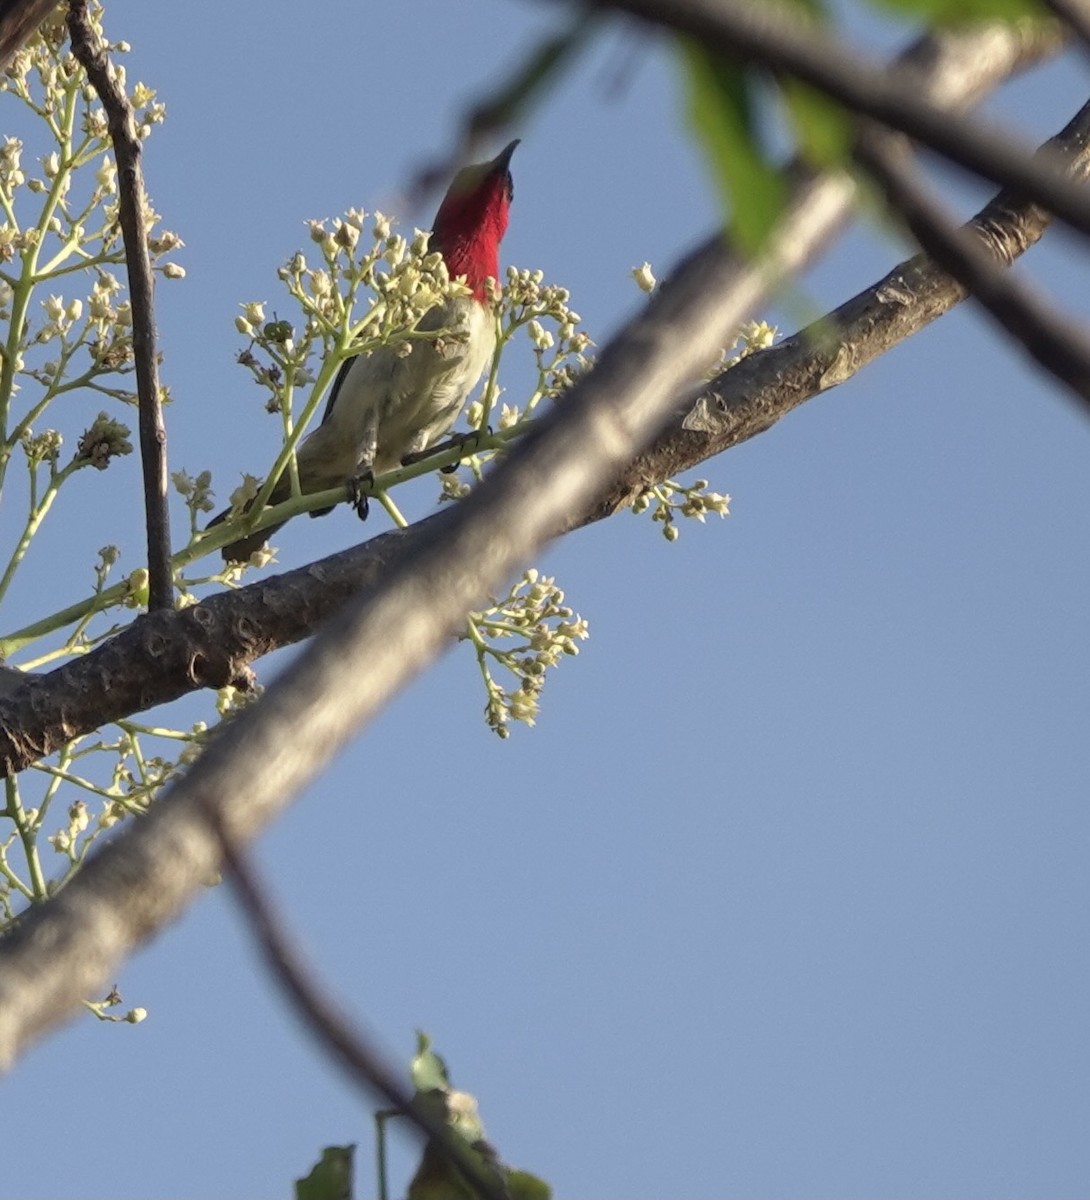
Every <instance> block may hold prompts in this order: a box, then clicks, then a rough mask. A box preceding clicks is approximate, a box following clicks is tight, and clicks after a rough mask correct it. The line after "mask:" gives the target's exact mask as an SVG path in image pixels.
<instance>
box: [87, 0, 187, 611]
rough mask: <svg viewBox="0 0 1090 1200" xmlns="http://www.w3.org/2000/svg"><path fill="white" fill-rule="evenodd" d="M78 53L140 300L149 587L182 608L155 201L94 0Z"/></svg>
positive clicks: (135, 305)
mask: <svg viewBox="0 0 1090 1200" xmlns="http://www.w3.org/2000/svg"><path fill="white" fill-rule="evenodd" d="M68 32H69V36H70V37H71V39H72V53H73V54H74V55H75V56H76V59H77V60H78V61H79V63H80V64H81V65H82V67H83V69H84V70H85V71H86V72H87V78H88V79H89V80H90V81H91V86H92V87H93V88H94V89H95V91H96V92H97V93H98V97H99V99H100V100H101V101H102V107H103V109H105V112H106V118H107V120H108V122H109V127H110V139H111V140H112V142H113V145H114V154H115V156H116V157H117V194H118V216H119V219H120V221H121V232H122V236H123V237H124V240H125V263H126V266H127V269H128V276H129V299H130V301H131V304H132V348H133V358H134V360H135V366H136V392H137V397H138V399H139V405H140V459H141V463H142V465H143V469H144V510H145V517H146V521H147V533H148V585H149V595H150V599H149V603H148V607H149V608H151V609H163V608H173V607H174V573H173V571H172V570H171V566H170V513H169V510H168V508H167V432H166V426H165V425H164V424H163V407H162V403H161V401H160V398H159V362H158V354H157V352H156V348H155V277H154V275H153V274H152V270H151V257H150V256H149V254H148V236H147V229H148V203H147V192H146V190H145V188H144V171H143V167H142V165H141V145H140V138H139V137H138V136H137V132H136V122H135V121H134V119H133V108H132V105H131V104H130V103H129V98H128V96H127V95H126V94H125V89H124V88H123V87H122V86H121V83H120V81H119V79H118V77H117V72H116V71H115V70H114V68H113V66H112V64H111V63H110V61H109V59H108V58H107V56H106V50H105V47H104V46H103V44H102V39H101V38H99V36H98V35H97V34H96V32H95V30H94V29H93V28H92V25H91V20H90V17H89V16H88V14H87V0H69V4H68Z"/></svg>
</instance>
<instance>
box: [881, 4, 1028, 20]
mask: <svg viewBox="0 0 1090 1200" xmlns="http://www.w3.org/2000/svg"><path fill="white" fill-rule="evenodd" d="M867 3H868V4H869V5H870V6H871V7H872V8H878V9H885V10H886V11H887V12H897V13H903V14H905V15H906V16H911V17H918V18H919V19H920V20H921V21H926V22H927V23H928V24H935V25H958V24H964V23H966V22H969V21H992V20H997V21H1016V20H1019V19H1021V18H1023V17H1039V18H1044V17H1046V16H1047V15H1048V14H1047V13H1046V12H1045V10H1044V8H1043V6H1042V5H1041V4H1040V2H1039V0H867Z"/></svg>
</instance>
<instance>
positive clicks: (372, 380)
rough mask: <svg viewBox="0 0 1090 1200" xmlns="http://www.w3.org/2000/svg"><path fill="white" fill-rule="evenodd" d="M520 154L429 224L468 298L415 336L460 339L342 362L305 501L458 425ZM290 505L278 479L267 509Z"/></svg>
mask: <svg viewBox="0 0 1090 1200" xmlns="http://www.w3.org/2000/svg"><path fill="white" fill-rule="evenodd" d="M517 145H518V140H517V139H516V140H515V141H513V142H511V144H510V145H509V146H506V147H505V148H504V149H503V150H501V151H500V153H499V154H497V155H496V157H495V158H494V159H492V160H491V161H490V162H484V163H476V164H474V165H472V166H468V167H464V168H463V169H462V170H461V171H459V172H458V174H457V175H455V177H454V180H453V181H452V183H451V185H450V187H449V188H448V189H447V194H446V195H445V196H444V197H443V202H442V204H440V205H439V211H438V213H436V216H435V223H434V225H433V228H432V237H431V242H430V247H431V249H433V250H438V251H439V252H440V253H441V254H442V256H443V260H444V262H445V263H446V265H447V271H448V272H449V273H450V276H451V278H455V277H458V276H462V277H464V279H465V282H466V286H467V287H468V288H469V291H470V295H468V296H458V297H455V298H454V299H451V300H447V301H444V302H443V303H442V304H437V305H435V307H433V308H430V309H428V311H427V312H426V313H425V314H424V315H423V317H422V318H421V319H420V322H419V324H418V325H417V328H418V329H421V330H436V329H449V330H451V331H452V332H453V333H456V334H458V335H459V336H458V337H451V338H445V339H442V340H441V341H438V342H433V341H428V340H424V339H421V340H420V341H417V342H415V343H413V349H412V353H411V354H408V355H406V356H405V357H402V356H401V355H399V354H398V353H397V352H396V350H395V349H394V348H393V347H389V346H382V347H380V348H379V349H378V350H375V351H373V352H372V353H371V354H360V355H357V356H356V357H354V358H349V359H346V360H345V362H344V363H343V364H342V366H341V369H340V371H339V372H338V373H337V378H336V379H335V380H334V381H333V387H332V389H331V390H330V393H329V400H328V401H327V403H326V407H325V412H324V413H323V415H322V422H321V424H320V425H319V426H318V428H317V429H315V430H314V432H313V433H311V434H309V435H308V436H307V437H306V438H305V439H304V440H303V442H302V444H301V445H300V447H299V452H298V455H297V462H298V466H299V486H300V488H301V489H302V491H303V492H304V493H310V492H321V491H325V490H326V489H328V488H334V487H338V486H339V485H346V486H347V487H348V488H349V490H350V492H355V493H359V492H360V490H361V489H362V488H363V487H364V486H365V485H366V484H367V483H369V482H370V480H371V479H372V478H373V477H374V476H375V475H381V474H382V473H383V472H384V471H391V470H393V469H394V468H395V467H398V466H400V465H401V463H402V461H403V459H405V458H406V457H407V456H410V455H413V454H419V453H420V452H421V451H423V450H426V449H427V448H428V447H429V446H432V445H434V444H435V443H436V442H437V441H438V440H439V439H440V438H441V437H442V436H443V435H444V434H445V433H446V432H447V430H449V429H450V427H451V426H452V425H453V424H454V422H455V421H456V420H457V419H458V414H459V413H460V412H461V411H462V408H463V407H464V405H465V402H466V400H467V399H468V397H469V393H470V392H471V391H472V390H473V388H474V387H475V386H476V384H477V381H478V380H479V379H480V377H481V376H482V375H483V374H484V370H485V368H486V367H487V366H488V364H489V362H490V361H491V359H492V354H493V352H494V350H495V348H496V329H495V323H494V320H493V316H492V311H491V309H490V307H489V305H488V303H487V298H486V281H487V280H488V279H496V280H498V279H499V247H500V242H501V241H502V239H503V235H504V233H505V232H506V230H507V217H508V211H509V209H510V205H511V197H512V195H513V192H514V189H513V185H512V183H511V171H510V163H511V155H512V154H514V152H515V147H516V146H517ZM290 495H291V484H290V482H289V479H288V476H287V474H284V475H282V476H281V477H280V479H279V480H278V482H277V484H276V486H275V487H274V488H273V491H272V495H271V496H270V497H269V503H270V504H279V503H280V502H281V501H283V500H286V499H287V498H288V497H289V496H290ZM329 511H330V510H329V509H323V510H322V511H321V512H313V513H311V514H310V515H311V516H312V517H317V516H321V515H323V513H326V512H329ZM357 511H358V512H359V514H360V516H361V517H363V516H366V513H367V503H366V497H365V496H364V497H363V498H361V499H360V500H359V501H358V502H357ZM229 515H230V510H229V509H228V510H227V511H226V512H222V513H220V514H219V515H218V516H217V517H215V518H213V520H212V521H211V522H210V524H209V527H211V526H212V525H218V524H220V522H222V521H223V520H225V519H226V518H227V517H228V516H229ZM280 528H281V525H273V526H270V527H269V528H268V529H262V530H260V531H259V532H257V533H252V534H248V535H247V536H246V537H242V538H239V540H238V541H236V542H232V543H231V544H230V545H229V546H224V548H223V557H224V559H225V560H226V561H227V562H245V561H246V560H247V559H249V557H250V555H251V554H253V553H254V552H255V551H257V550H260V549H261V547H262V546H263V545H264V544H265V541H266V539H267V538H269V537H271V536H272V535H273V534H274V533H275V532H276V531H277V530H278V529H280Z"/></svg>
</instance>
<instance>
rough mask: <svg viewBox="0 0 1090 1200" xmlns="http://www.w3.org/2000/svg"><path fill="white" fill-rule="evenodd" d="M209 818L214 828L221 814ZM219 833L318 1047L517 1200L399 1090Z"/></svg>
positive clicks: (455, 1160) (254, 928) (275, 969)
mask: <svg viewBox="0 0 1090 1200" xmlns="http://www.w3.org/2000/svg"><path fill="white" fill-rule="evenodd" d="M209 815H210V820H212V821H213V822H215V821H216V814H215V811H214V810H213V811H212V812H211V813H210V814H209ZM217 832H218V833H219V836H220V850H221V853H222V855H223V860H224V865H225V866H226V867H227V870H228V878H229V879H230V882H231V887H232V890H233V891H234V893H235V895H236V897H237V898H238V901H239V907H240V908H241V909H242V912H243V914H244V915H245V917H246V920H247V922H248V923H249V926H250V931H251V933H252V934H253V936H254V940H255V941H256V942H257V944H258V948H259V949H260V951H261V955H262V957H263V958H264V960H265V965H266V967H267V968H268V970H269V973H270V974H271V975H272V977H273V979H274V980H275V981H276V982H277V984H279V986H280V989H281V991H282V992H283V993H284V994H285V996H287V998H288V1000H289V1001H290V1003H291V1005H292V1007H293V1008H294V1009H295V1011H296V1014H297V1015H298V1016H299V1018H300V1020H301V1021H302V1023H303V1025H304V1026H305V1027H306V1028H307V1029H308V1030H309V1031H310V1033H311V1034H312V1035H313V1037H314V1039H315V1040H316V1041H317V1042H318V1044H319V1045H320V1046H321V1047H322V1049H323V1050H325V1052H326V1053H327V1054H328V1055H329V1057H330V1058H331V1059H332V1060H333V1062H334V1063H335V1064H336V1065H337V1066H338V1067H340V1068H341V1070H342V1071H343V1072H344V1073H345V1074H346V1075H347V1076H348V1078H349V1080H350V1081H351V1082H352V1083H353V1084H355V1086H356V1087H358V1088H359V1089H360V1090H361V1091H362V1092H363V1093H364V1095H365V1096H366V1097H367V1099H369V1100H371V1099H373V1098H374V1097H375V1096H376V1095H377V1096H380V1097H381V1098H382V1099H383V1100H385V1101H386V1102H387V1103H388V1104H390V1105H391V1106H392V1107H393V1108H394V1109H395V1110H396V1111H397V1112H399V1113H400V1114H401V1115H402V1116H404V1117H407V1118H408V1119H409V1120H410V1121H411V1122H412V1123H413V1124H414V1125H415V1126H416V1127H417V1129H419V1130H420V1132H421V1133H422V1134H423V1135H424V1137H425V1138H426V1139H427V1141H428V1144H429V1145H430V1147H431V1148H432V1150H433V1152H434V1153H437V1154H439V1155H440V1156H441V1158H443V1159H445V1160H446V1162H448V1163H449V1164H450V1165H451V1166H452V1167H454V1168H455V1170H456V1172H457V1173H460V1174H461V1175H463V1176H464V1177H465V1178H466V1180H467V1182H468V1183H469V1184H470V1185H471V1186H472V1188H473V1189H474V1191H475V1192H476V1193H477V1194H478V1195H480V1196H483V1197H484V1198H485V1200H511V1196H510V1193H509V1192H508V1191H507V1188H506V1187H505V1186H504V1183H503V1180H502V1179H501V1178H500V1177H499V1176H498V1175H490V1174H489V1173H488V1172H486V1171H484V1170H482V1168H481V1159H480V1158H479V1157H478V1156H477V1155H475V1154H474V1153H473V1152H472V1150H471V1149H470V1146H469V1143H468V1142H466V1140H465V1139H464V1138H462V1137H459V1136H458V1135H457V1134H456V1133H455V1132H454V1131H453V1130H452V1129H451V1128H450V1127H449V1126H448V1125H445V1124H444V1123H443V1122H442V1121H439V1120H437V1119H436V1118H435V1116H434V1115H433V1114H432V1112H431V1111H429V1110H428V1109H427V1108H426V1107H424V1106H423V1105H420V1104H418V1103H417V1102H416V1100H415V1098H414V1096H413V1093H412V1091H411V1090H410V1089H409V1088H407V1087H406V1086H405V1085H404V1084H403V1083H402V1082H401V1074H400V1072H398V1071H397V1070H395V1069H394V1068H393V1067H392V1066H390V1065H389V1064H388V1063H387V1061H386V1059H385V1057H384V1056H383V1055H382V1053H381V1052H380V1051H379V1050H378V1049H377V1047H375V1046H374V1045H372V1044H371V1042H370V1039H368V1038H366V1037H365V1036H364V1035H363V1033H362V1032H361V1031H360V1030H359V1029H358V1028H357V1027H355V1026H354V1025H353V1023H352V1022H351V1020H350V1019H349V1018H348V1016H347V1015H346V1014H345V1013H344V1011H343V1010H342V1008H341V1006H340V1005H339V1004H337V1003H336V1001H335V1000H334V999H333V998H332V997H331V996H330V995H328V994H327V993H326V991H325V990H324V989H323V988H322V987H320V986H319V985H318V984H317V983H316V982H315V980H314V973H313V971H312V970H311V969H310V968H309V967H308V966H307V965H306V964H305V963H304V961H303V959H302V956H301V954H300V953H299V951H298V950H297V949H296V947H295V946H294V945H293V943H292V940H291V938H289V937H288V934H287V931H286V930H285V928H284V925H283V922H282V921H281V920H280V918H279V917H278V915H277V913H276V912H275V910H274V908H273V906H272V903H271V901H270V900H269V898H268V895H267V893H266V892H265V890H264V889H263V888H262V887H261V885H260V883H259V882H258V878H257V875H256V873H255V872H254V870H253V868H252V867H251V866H250V864H249V862H248V861H247V859H246V856H245V854H244V853H243V852H242V850H241V848H240V847H239V846H238V844H237V843H236V842H235V841H234V839H233V838H231V837H229V836H228V835H227V834H226V832H225V831H224V830H223V829H222V828H220V827H217Z"/></svg>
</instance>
